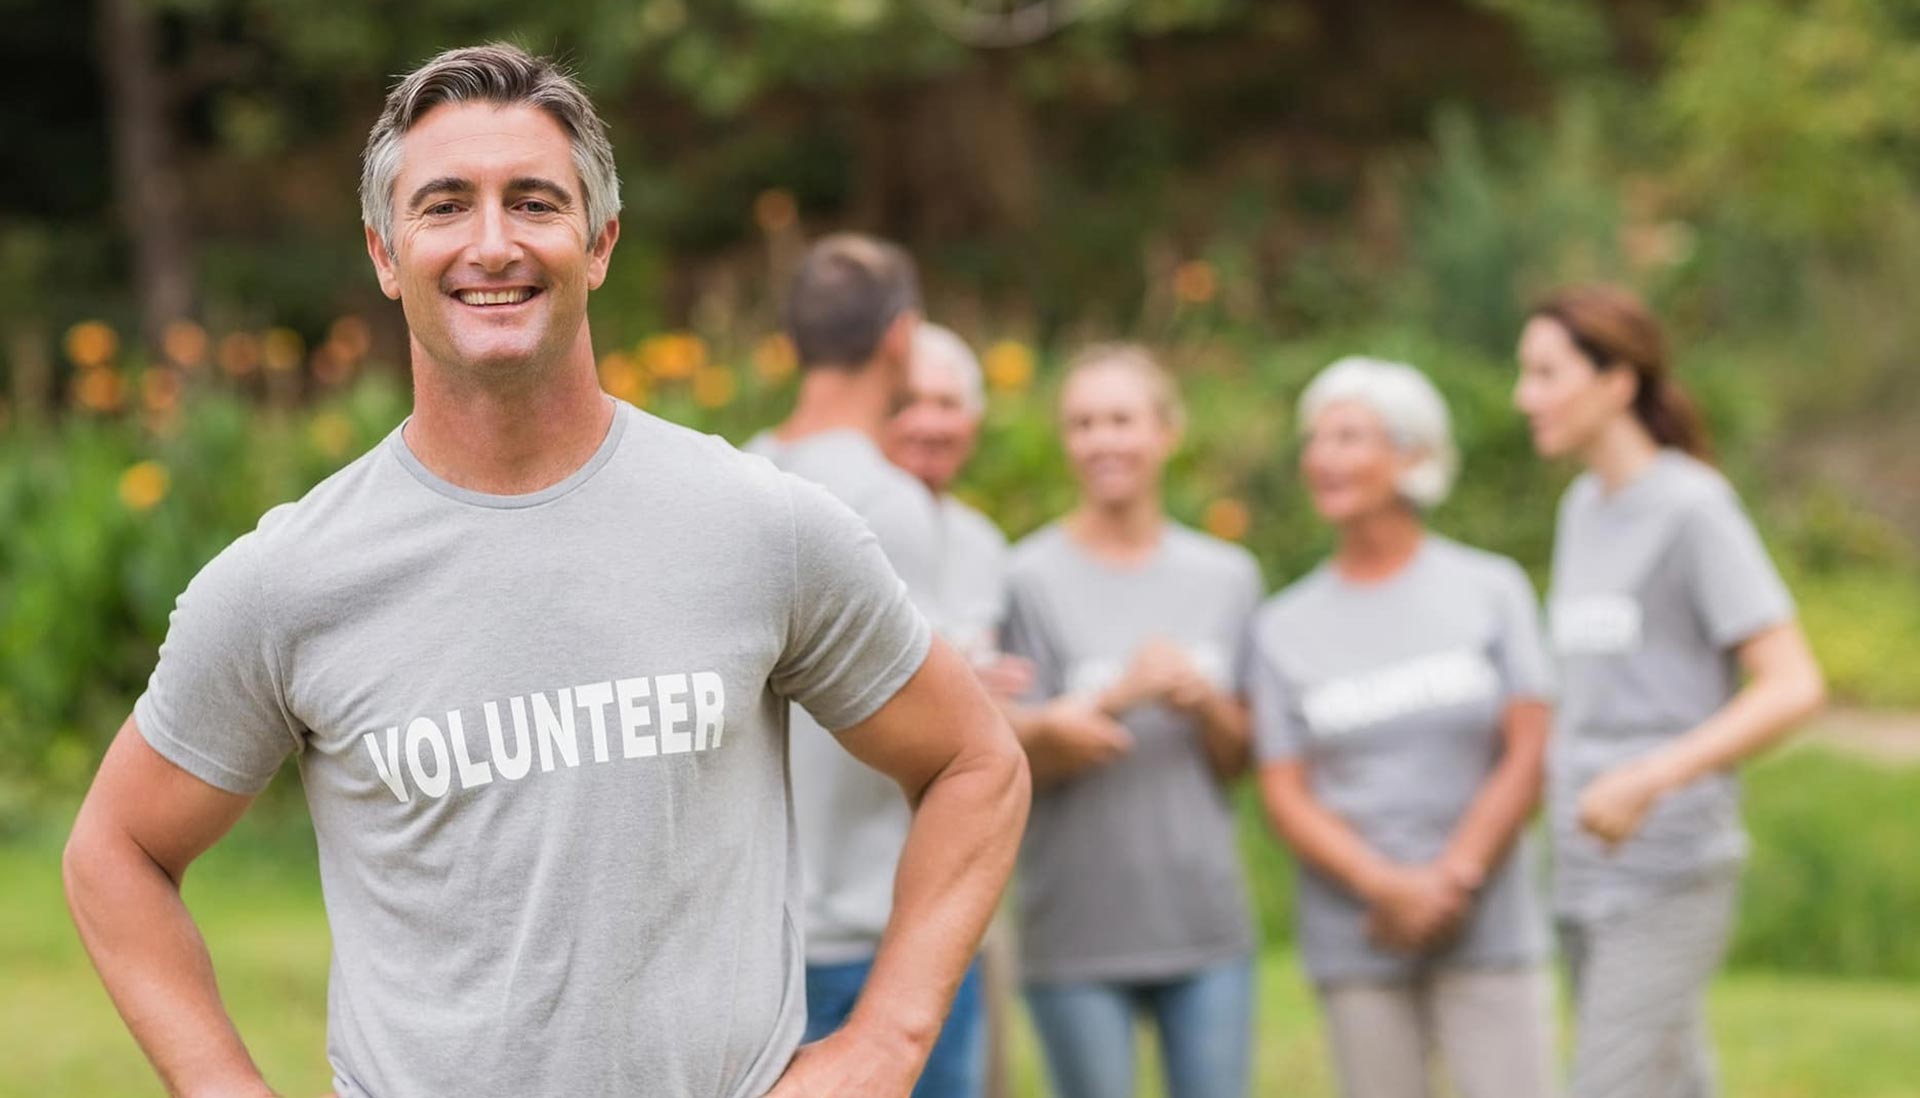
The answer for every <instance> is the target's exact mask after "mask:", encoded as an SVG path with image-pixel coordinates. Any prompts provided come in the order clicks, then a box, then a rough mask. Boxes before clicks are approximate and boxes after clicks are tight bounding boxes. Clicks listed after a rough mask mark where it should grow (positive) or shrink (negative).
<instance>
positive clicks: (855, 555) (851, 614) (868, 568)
mask: <svg viewBox="0 0 1920 1098" xmlns="http://www.w3.org/2000/svg"><path fill="white" fill-rule="evenodd" d="M785 481H786V490H787V496H788V500H787V502H788V506H789V508H790V511H791V515H792V522H793V558H792V567H793V576H792V600H791V604H790V607H789V613H788V623H787V639H786V648H785V650H784V651H783V652H782V653H781V655H780V659H779V660H778V661H777V662H776V663H775V665H774V669H773V674H772V676H771V681H772V684H773V688H774V690H775V691H777V692H778V693H780V694H781V695H783V696H784V697H787V698H789V699H791V700H792V701H794V702H797V703H798V704H799V705H800V706H801V707H802V708H804V709H805V710H806V711H807V712H808V713H810V714H812V715H813V719H814V720H816V721H819V722H820V724H821V725H822V726H823V727H826V728H829V729H832V730H834V731H841V730H843V729H847V728H851V727H853V726H854V725H856V724H859V723H860V722H861V721H864V720H866V719H867V718H868V717H871V716H872V715H873V714H874V713H875V712H876V711H878V710H879V709H880V707H881V706H883V705H885V704H886V703H887V702H888V701H889V700H890V699H891V698H892V697H893V696H894V695H895V694H896V693H898V692H899V690H900V688H901V687H902V686H905V685H906V683H907V680H908V679H910V678H912V677H913V674H914V672H916V671H918V670H919V669H920V665H921V664H922V663H923V662H925V660H926V658H927V649H928V646H929V645H930V644H932V641H933V631H932V629H931V628H930V627H929V626H928V624H927V620H926V618H925V617H924V616H923V615H922V614H921V613H920V612H919V611H918V610H917V609H915V608H914V605H913V603H912V601H911V600H910V599H909V598H908V597H907V587H906V584H905V583H903V582H902V581H901V580H900V577H899V576H898V575H896V574H895V573H894V570H893V568H892V567H891V566H890V565H889V564H888V563H887V558H886V555H885V554H884V553H882V552H881V549H880V541H879V539H878V538H877V537H875V536H874V534H873V531H871V530H870V529H868V527H867V525H866V523H864V522H862V521H861V520H860V517H859V516H858V515H856V514H854V513H853V511H852V510H850V509H849V508H848V507H847V506H846V505H845V504H842V503H841V502H840V501H839V500H837V499H834V498H833V496H831V495H830V494H828V493H827V491H826V490H825V489H822V488H818V487H816V486H814V485H812V484H809V483H806V482H804V481H802V480H800V479H799V478H797V477H791V476H789V477H786V478H785Z"/></svg>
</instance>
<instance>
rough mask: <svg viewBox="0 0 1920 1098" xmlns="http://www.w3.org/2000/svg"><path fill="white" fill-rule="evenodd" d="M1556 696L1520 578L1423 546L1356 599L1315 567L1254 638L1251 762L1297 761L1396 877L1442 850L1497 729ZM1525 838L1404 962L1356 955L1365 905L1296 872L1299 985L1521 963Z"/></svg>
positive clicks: (1333, 575)
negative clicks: (1431, 942)
mask: <svg viewBox="0 0 1920 1098" xmlns="http://www.w3.org/2000/svg"><path fill="white" fill-rule="evenodd" d="M1551 691H1552V685H1551V682H1550V673H1549V669H1548V660H1547V653H1546V646H1545V644H1544V643H1543V640H1542V638H1541V635H1540V610H1539V606H1538V604H1537V603H1536V602H1535V601H1534V596H1533V588H1532V587H1531V586H1530V585H1529V584H1528V582H1527V577H1526V574H1525V573H1523V572H1522V571H1521V570H1520V567H1519V566H1518V565H1516V564H1514V563H1513V562H1512V561H1510V560H1507V559H1506V558H1505V557H1498V556H1494V555H1493V554H1491V553H1485V552H1481V551H1480V550H1477V549H1469V548H1467V547H1466V546H1463V545H1460V544H1458V543H1456V542H1453V541H1449V540H1448V539H1446V538H1443V537H1440V536H1438V535H1435V534H1428V535H1427V536H1426V537H1425V538H1424V540H1423V541H1422V542H1421V545H1420V548H1419V550H1418V551H1417V552H1416V554H1415V555H1414V557H1413V559H1412V560H1410V561H1409V562H1408V563H1407V565H1406V567H1405V568H1403V569H1402V570H1401V571H1400V572H1399V573H1398V574H1397V575H1394V576H1392V577H1390V578H1388V579H1386V580H1383V581H1381V582H1379V583H1369V584H1357V583H1354V582H1352V581H1349V580H1347V579H1344V578H1342V577H1341V575H1340V574H1339V572H1338V571H1336V570H1335V569H1334V568H1332V567H1331V566H1329V565H1326V564H1323V565H1321V566H1320V567H1319V568H1318V569H1316V570H1314V571H1313V572H1311V573H1309V574H1308V575H1307V576H1306V577H1305V578H1303V579H1301V580H1300V581H1299V582H1297V583H1295V584H1293V586H1291V587H1288V588H1287V589H1286V590H1285V591H1282V592H1281V593H1280V594H1278V595H1275V596H1274V597H1273V599H1272V600H1270V601H1269V602H1268V603H1267V605H1266V606H1265V607H1264V608H1262V610H1261V611H1260V614H1259V617H1258V618H1257V619H1256V623H1255V628H1254V670H1253V674H1252V686H1251V695H1252V699H1253V713H1254V737H1255V741H1254V742H1255V746H1256V750H1257V752H1258V755H1259V758H1260V760H1261V762H1262V763H1271V762H1278V761H1283V760H1296V759H1297V760H1300V761H1302V762H1304V763H1305V764H1306V767H1307V774H1308V782H1309V787H1310V788H1311V789H1312V791H1313V795H1314V797H1315V798H1316V799H1317V800H1319V801H1320V803H1321V804H1323V805H1325V806H1326V807H1327V808H1328V809H1329V810H1330V811H1332V812H1333V813H1334V814H1335V815H1337V816H1339V817H1340V818H1341V819H1342V820H1344V821H1345V822H1346V823H1347V825H1348V826H1349V827H1351V828H1353V830H1354V831H1355V833H1357V834H1358V835H1359V836H1360V838H1361V839H1363V840H1364V841H1365V842H1366V843H1367V845H1368V846H1371V847H1372V848H1373V849H1375V850H1377V851H1379V852H1380V853H1382V854H1384V855H1385V856H1387V857H1389V858H1391V859H1393V860H1394V861H1396V862H1401V863H1404V864H1422V863H1427V862H1431V861H1433V860H1434V859H1436V858H1438V857H1439V856H1440V855H1441V854H1442V853H1443V852H1444V851H1445V849H1446V845H1447V840H1448V839H1449V838H1450V837H1451V836H1452V834H1453V832H1454V829H1455V827H1456V826H1457V825H1458V824H1459V822H1460V818H1461V817H1462V816H1463V815H1465V814H1466V811H1467V809H1468V807H1469V806H1470V805H1471V804H1472V802H1473V800H1474V798H1475V797H1476V796H1477V795H1478V794H1479V792H1480V789H1481V787H1482V786H1483V785H1485V784H1486V781H1487V778H1488V777H1489V776H1490V775H1491V774H1492V772H1493V769H1494V767H1495V766H1496V765H1497V764H1498V763H1499V761H1500V754H1501V750H1502V747H1503V744H1504V742H1505V741H1504V737H1503V733H1502V723H1501V717H1502V714H1503V713H1504V712H1505V709H1506V707H1507V704H1508V703H1509V702H1511V701H1514V700H1517V699H1528V698H1531V699H1544V698H1546V697H1548V696H1549V694H1550V693H1551ZM1532 862H1533V859H1532V857H1531V855H1530V853H1529V846H1528V844H1527V843H1526V841H1525V840H1524V838H1523V839H1522V841H1521V842H1520V843H1518V844H1516V847H1515V849H1514V850H1513V851H1512V852H1510V853H1509V854H1508V856H1507V858H1506V860H1505V861H1503V862H1502V863H1500V865H1498V866H1496V867H1495V868H1494V870H1493V872H1491V873H1489V874H1488V876H1487V881H1486V884H1485V885H1484V887H1483V888H1482V889H1481V891H1480V893H1479V895H1478V896H1477V897H1476V899H1475V901H1474V906H1473V910H1472V911H1471V912H1470V913H1469V914H1468V916H1467V919H1466V921H1465V922H1464V923H1463V924H1462V926H1461V929H1460V933H1459V935H1458V936H1457V937H1455V938H1454V939H1453V940H1452V942H1451V943H1449V944H1448V945H1446V946H1445V947H1443V948H1441V949H1439V950H1437V951H1435V952H1433V953H1431V954H1427V955H1422V956H1410V955H1408V954H1405V953H1396V952H1393V951H1391V950H1385V949H1380V948H1378V947H1376V946H1374V945H1373V944H1372V943H1371V942H1370V941H1368V939H1367V933H1366V923H1367V906H1366V904H1365V902H1364V901H1362V900H1361V899H1360V898H1359V897H1357V896H1355V895H1354V894H1353V893H1352V892H1350V891H1348V889H1347V888H1346V887H1345V886H1344V885H1342V884H1340V883H1339V882H1337V881H1335V880H1334V879H1333V878H1331V877H1328V876H1326V875H1325V874H1323V873H1321V872H1320V871H1318V870H1316V869H1314V868H1313V867H1311V866H1309V865H1307V864H1306V863H1305V862H1304V861H1302V862H1300V863H1299V871H1298V881H1299V885H1298V888H1297V890H1296V906H1297V910H1298V918H1299V931H1298V935H1299V941H1300V951H1301V955H1302V958H1303V959H1304V961H1305V963H1306V966H1307V971H1308V972H1309V973H1310V974H1312V976H1313V978H1314V979H1315V980H1318V981H1320V982H1323V983H1329V982H1343V981H1355V980H1364V981H1378V980H1403V979H1411V978H1413V977H1415V976H1416V975H1418V974H1420V973H1421V972H1422V971H1423V970H1424V969H1426V968H1427V967H1429V966H1435V965H1439V966H1460V967H1488V966H1498V965H1516V964H1527V963H1532V962H1535V961H1538V960H1540V959H1541V958H1542V957H1544V956H1545V955H1546V950H1547V940H1546V924H1545V922H1544V920H1543V918H1542V916H1541V913H1540V905H1539V902H1538V900H1537V898H1536V895H1535V887H1534V880H1533V873H1532V868H1533V866H1532Z"/></svg>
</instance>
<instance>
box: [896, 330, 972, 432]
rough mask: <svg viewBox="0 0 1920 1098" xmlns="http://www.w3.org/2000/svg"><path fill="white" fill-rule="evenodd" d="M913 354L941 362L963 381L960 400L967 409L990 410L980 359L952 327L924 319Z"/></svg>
mask: <svg viewBox="0 0 1920 1098" xmlns="http://www.w3.org/2000/svg"><path fill="white" fill-rule="evenodd" d="M913 357H914V358H915V359H925V360H927V361H929V362H937V363H939V364H940V365H941V368H943V369H945V370H946V371H947V372H948V373H949V374H951V375H952V376H953V378H954V380H956V381H958V382H959V383H960V401H961V403H962V404H963V405H964V406H965V407H966V409H967V411H969V412H971V413H973V414H974V415H976V416H977V415H979V414H980V413H981V412H984V411H986V408H987V393H986V389H985V388H984V387H983V386H982V385H981V383H980V360H979V359H978V358H976V357H975V356H974V353H973V348H971V347H969V346H967V341H966V340H964V339H961V338H960V337H959V336H958V335H956V334H955V333H954V331H953V329H951V328H947V327H943V326H941V325H939V324H933V323H930V322H928V321H924V320H923V321H921V322H920V326H919V327H918V328H915V329H914V332H913Z"/></svg>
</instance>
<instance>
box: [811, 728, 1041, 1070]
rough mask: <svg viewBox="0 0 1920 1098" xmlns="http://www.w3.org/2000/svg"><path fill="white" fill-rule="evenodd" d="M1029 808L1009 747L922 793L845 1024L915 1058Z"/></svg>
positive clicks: (972, 949)
mask: <svg viewBox="0 0 1920 1098" xmlns="http://www.w3.org/2000/svg"><path fill="white" fill-rule="evenodd" d="M1028 800H1029V792H1028V778H1027V766H1026V759H1025V757H1024V755H1022V754H1021V753H1020V752H1019V751H1018V750H1014V749H1013V744H1012V743H1011V742H1008V743H1007V744H1006V745H1005V747H1004V748H996V749H992V750H986V749H983V750H980V751H977V752H974V753H972V754H971V755H970V756H967V757H962V758H959V759H956V760H955V761H954V762H953V764H952V765H950V766H949V767H948V768H947V769H946V770H944V771H942V772H941V774H940V775H939V776H938V777H937V778H935V779H934V780H933V781H932V782H931V783H929V785H928V786H927V788H926V790H925V792H924V793H923V794H922V796H921V798H920V800H919V803H918V805H917V806H916V807H915V810H914V814H913V824H912V827H911V828H910V829H909V831H908V833H907V842H906V846H905V847H904V849H903V850H902V851H901V855H900V868H899V871H898V873H897V875H896V877H895V880H894V905H893V915H892V918H891V919H890V920H889V921H888V923H887V930H886V933H885V934H884V935H883V936H882V938H881V941H880V949H879V952H878V953H877V954H876V955H875V957H874V963H873V969H872V971H871V973H870V974H869V975H868V978H867V983H866V987H865V990H864V991H863V992H862V993H861V996H860V1000H859V1002H858V1003H857V1004H856V1005H855V1007H854V1010H853V1013H852V1015H851V1017H850V1018H849V1020H848V1023H847V1026H848V1028H849V1029H860V1030H863V1031H865V1032H867V1033H868V1034H870V1035H873V1036H875V1037H877V1038H879V1039H881V1040H883V1041H888V1042H893V1041H897V1042H900V1047H902V1048H906V1049H909V1050H911V1054H913V1055H916V1056H917V1057H919V1058H920V1059H924V1058H925V1056H926V1054H927V1053H928V1052H929V1051H930V1050H931V1049H932V1047H933V1042H934V1040H935V1039H936V1038H937V1037H938V1036H939V1033H940V1027H941V1025H942V1024H943V1023H944V1021H945V1019H946V1014H947V1010H948V1007H949V1006H950V1005H951V1003H952V1001H953V996H954V993H955V991H956V990H958V988H959V985H960V981H961V979H962V978H964V977H965V975H966V971H967V967H968V966H969V965H970V964H971V963H972V961H973V957H974V954H975V953H976V952H977V950H978V949H979V944H980V938H981V936H982V935H983V934H985V932H986V928H987V923H988V921H989V920H990V919H991V918H992V917H993V912H994V909H995V907H996V906H997V905H998V904H999V902H1000V895H1001V893H1002V892H1003V891H1004V890H1005V888H1006V883H1007V878H1008V877H1009V876H1010V875H1011V873H1012V871H1013V863H1014V858H1015V855H1016V854H1017V853H1018V851H1019V847H1020V836H1021V834H1022V832H1023V831H1024V830H1025V827H1026V818H1027V805H1028Z"/></svg>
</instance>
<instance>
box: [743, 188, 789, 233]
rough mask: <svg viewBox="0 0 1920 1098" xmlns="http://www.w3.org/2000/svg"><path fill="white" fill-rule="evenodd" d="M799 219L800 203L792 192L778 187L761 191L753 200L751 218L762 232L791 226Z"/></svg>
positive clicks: (779, 230)
mask: <svg viewBox="0 0 1920 1098" xmlns="http://www.w3.org/2000/svg"><path fill="white" fill-rule="evenodd" d="M799 219H800V204H799V203H798V202H796V201H795V200H794V197H793V192H792V191H789V190H785V189H783V188H780V187H774V188H772V189H770V190H765V191H761V192H760V195H759V197H757V198H755V199H754V200H753V220H754V223H755V224H756V225H759V226H760V231H761V232H763V233H768V234H772V233H777V232H782V231H784V230H786V229H790V228H792V227H793V223H794V222H795V221H798V220H799Z"/></svg>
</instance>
